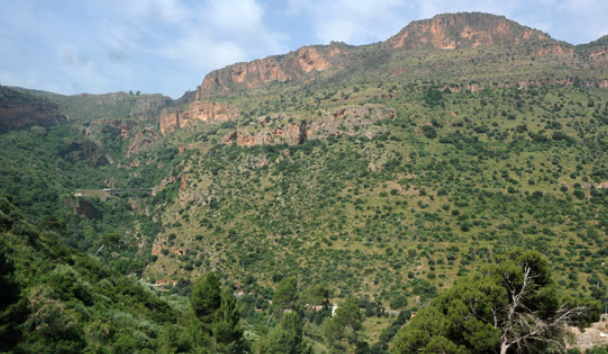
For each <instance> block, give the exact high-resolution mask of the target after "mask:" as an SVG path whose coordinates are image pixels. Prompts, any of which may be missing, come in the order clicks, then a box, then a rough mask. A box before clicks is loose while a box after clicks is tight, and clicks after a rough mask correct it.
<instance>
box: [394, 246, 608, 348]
mask: <svg viewBox="0 0 608 354" xmlns="http://www.w3.org/2000/svg"><path fill="white" fill-rule="evenodd" d="M574 306H575V304H573V303H572V299H570V300H562V299H560V297H559V293H558V291H557V287H556V284H555V282H554V281H553V279H552V278H551V270H550V269H549V267H548V264H547V263H546V260H545V259H543V257H542V256H541V255H540V254H539V253H537V252H529V251H528V252H522V251H515V252H512V253H509V254H507V255H506V256H504V257H500V258H499V259H497V261H496V264H495V265H490V266H488V267H487V268H486V269H484V270H483V271H482V272H481V273H479V274H478V275H475V276H473V277H470V278H465V279H462V280H461V281H459V282H458V283H457V284H455V285H454V287H452V288H451V289H449V290H448V291H446V292H444V293H442V294H441V295H440V296H439V297H437V298H436V299H434V300H433V302H432V303H431V304H430V306H428V307H427V308H425V309H424V310H423V311H421V312H420V313H419V314H418V315H417V316H416V317H415V318H414V319H413V320H412V321H411V323H410V324H409V325H407V326H405V327H404V328H403V329H402V330H401V331H400V332H399V333H398V334H397V336H396V338H395V341H394V346H393V348H392V350H391V353H433V352H438V351H439V352H442V353H491V352H499V353H507V352H513V351H514V350H516V351H517V352H545V351H546V350H548V349H549V348H551V349H553V350H564V349H565V347H566V343H565V339H566V338H567V336H565V334H564V331H565V327H564V324H565V323H569V324H573V323H581V322H580V321H581V320H583V316H581V315H583V314H585V316H584V317H586V316H589V315H590V311H591V309H592V308H594V307H596V306H597V305H595V306H578V307H574ZM596 316H597V315H596ZM586 318H589V317H586ZM581 327H582V324H581Z"/></svg>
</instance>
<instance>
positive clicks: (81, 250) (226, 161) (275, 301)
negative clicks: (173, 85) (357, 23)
mask: <svg viewBox="0 0 608 354" xmlns="http://www.w3.org/2000/svg"><path fill="white" fill-rule="evenodd" d="M602 43H604V42H598V43H595V44H592V45H589V46H587V47H581V48H582V49H581V50H585V51H590V50H594V48H598V46H601V45H603V44H602ZM546 45H547V42H538V43H537V42H534V43H528V44H525V45H521V46H511V47H503V46H479V47H474V48H464V47H463V48H458V49H456V50H435V49H417V50H407V51H406V50H391V49H389V48H387V47H385V45H384V44H378V45H371V46H366V47H352V46H346V45H344V46H342V45H341V47H340V48H342V49H344V50H348V51H349V53H350V56H348V57H346V56H345V57H343V58H342V57H339V58H342V59H336V60H341V61H339V62H336V63H335V64H336V66H335V67H333V68H332V69H331V70H327V71H316V70H313V71H311V72H310V73H306V74H302V75H303V76H302V77H301V78H296V79H293V80H289V81H286V82H281V83H279V82H272V83H270V82H269V83H267V85H266V84H264V85H265V86H264V87H263V88H260V89H256V90H240V89H238V87H237V88H235V90H234V91H233V94H232V95H224V96H221V97H215V98H213V99H211V100H209V101H208V102H201V101H196V100H194V93H189V94H188V95H186V96H184V98H183V99H180V100H179V101H175V102H172V101H170V100H169V99H167V98H165V97H163V96H160V95H143V94H141V93H139V94H138V91H136V92H135V93H114V94H107V95H78V96H70V97H67V96H60V95H55V94H51V93H44V92H39V91H30V90H22V89H13V88H4V87H0V90H1V91H0V103H2V105H4V104H10V105H24V106H28V107H29V106H32V105H49V107H54V108H53V109H56V110H57V112H58V114H59V113H60V114H61V115H65V116H67V117H68V118H69V119H66V120H65V121H64V120H57V121H53V122H52V124H51V123H49V124H41V123H40V124H39V122H37V121H33V122H27V124H23V125H20V124H8V125H6V126H3V127H4V128H3V130H2V132H0V149H1V150H2V151H3V153H2V155H0V166H2V173H1V174H0V193H3V194H6V195H10V196H12V197H11V198H8V197H2V198H0V202H1V203H0V211H1V212H2V214H0V230H1V231H2V233H3V234H2V239H1V240H0V270H1V271H2V273H1V277H0V287H2V288H3V289H10V291H7V292H3V293H2V294H1V295H0V342H1V343H0V351H14V352H35V351H37V352H66V353H67V352H119V353H120V352H125V353H127V352H128V353H135V352H141V353H144V352H159V353H186V352H205V350H211V351H215V352H223V353H237V352H244V351H249V352H259V353H268V352H270V353H284V352H290V353H309V352H311V353H312V352H314V353H317V352H318V353H339V352H355V353H358V354H365V353H374V354H385V353H388V351H389V348H391V345H392V348H393V349H392V350H393V351H394V352H402V351H403V352H415V351H418V352H434V351H441V350H444V351H446V352H487V351H499V349H500V344H501V343H506V344H505V346H506V347H507V352H513V351H514V350H515V349H516V346H517V344H513V338H516V337H517V335H522V334H523V335H524V336H525V330H531V329H532V330H533V328H534V327H533V326H532V324H531V323H527V322H526V323H525V324H526V326H522V327H520V328H517V331H519V332H516V331H514V330H512V329H509V328H507V327H504V326H503V324H508V323H509V321H508V319H506V317H505V312H508V311H509V310H508V309H509V306H512V307H513V306H515V305H514V304H513V303H511V302H510V300H509V296H508V295H509V291H510V290H509V289H510V288H509V287H508V283H509V281H511V280H513V282H512V284H511V285H512V288H514V289H521V288H522V283H521V281H522V279H524V278H525V277H523V278H522V274H525V269H526V268H525V266H524V267H523V268H522V264H526V262H532V263H533V264H534V267H533V268H531V269H533V270H534V272H537V273H535V278H534V281H533V283H534V287H533V288H532V289H531V290H530V292H526V296H529V298H526V300H525V306H523V307H517V306H515V307H513V308H514V309H516V310H517V311H515V314H517V316H519V317H518V318H521V317H525V316H526V315H527V313H526V312H525V311H521V312H518V311H519V310H520V309H524V307H525V310H526V311H527V310H532V311H534V310H538V311H540V313H541V315H539V316H537V317H534V319H535V320H538V321H543V322H544V323H549V324H551V323H554V322H555V321H554V320H555V318H554V315H555V314H556V313H559V311H560V305H561V304H566V305H568V306H569V307H571V308H576V307H577V306H579V305H580V304H593V303H592V302H590V300H589V299H590V298H591V299H593V300H594V301H597V303H596V304H599V306H600V307H601V306H604V305H605V304H606V303H608V296H607V293H606V287H607V284H608V266H607V265H606V261H605V260H606V256H607V255H608V246H607V244H606V241H607V234H608V155H607V154H606V151H607V150H608V92H607V91H606V89H604V88H600V87H599V86H600V85H599V82H602V81H601V80H603V79H605V78H606V77H607V74H606V70H605V69H603V68H602V67H601V66H597V67H593V66H585V65H579V64H578V62H576V61H575V59H576V60H579V59H580V60H582V59H581V58H579V57H572V58H570V57H567V55H568V54H567V53H566V54H564V53H561V54H559V53H557V54H556V53H552V54H547V55H541V54H538V53H539V51H543V50H545V49H547V50H551V49H552V48H553V47H550V46H546ZM566 52H567V51H566ZM321 53H323V51H322V50H321ZM564 58H565V59H564ZM564 60H566V62H564ZM568 60H571V61H568ZM564 63H566V64H567V65H566V64H564ZM337 64H339V65H337ZM562 64H563V65H562ZM340 65H344V67H345V68H347V69H345V70H342V69H338V68H339V67H340ZM589 65H591V64H589ZM594 65H595V64H594ZM598 65H599V64H598ZM579 67H580V68H579ZM575 68H576V69H575ZM589 68H592V69H589ZM245 84H246V83H244V84H243V85H245ZM201 103H214V104H222V105H226V106H229V107H231V108H232V109H234V110H235V111H238V113H239V118H238V119H235V120H231V121H223V120H221V119H219V118H218V120H217V121H213V122H212V123H209V124H208V123H207V122H204V121H198V120H196V119H194V121H195V123H192V124H190V123H188V122H186V123H184V122H185V121H183V120H182V121H181V123H180V127H179V129H176V131H175V132H174V133H167V134H166V135H163V134H161V133H160V130H159V126H158V122H157V118H158V116H159V112H160V110H161V109H162V108H165V107H168V108H169V109H170V110H175V111H180V110H184V114H192V116H197V114H201V115H202V114H203V113H201V112H203V110H202V108H201V107H200V104H201ZM191 108H192V109H193V111H188V110H189V109H191ZM216 108H217V107H216ZM220 110H221V109H220V108H218V109H217V112H215V113H217V114H218V115H221V112H220ZM181 117H182V118H184V117H185V115H182V116H181ZM13 118H15V117H12V118H11V119H13ZM17 118H19V117H17ZM11 122H13V121H11ZM24 122H25V121H24ZM182 123H184V124H185V126H182V125H184V124H182ZM235 132H236V133H235ZM244 137H245V138H244ZM239 138H240V139H239ZM228 141H231V143H228ZM104 188H154V193H153V194H154V195H150V194H148V193H145V192H142V193H137V192H133V193H131V192H127V193H120V194H110V192H107V191H104V190H103V189H104ZM9 199H10V200H12V203H11V202H9ZM16 206H17V207H16ZM22 213H23V215H27V217H25V216H22ZM515 249H525V250H526V252H515V253H513V250H515ZM528 251H529V252H528ZM538 254H542V255H543V257H539V256H538ZM549 270H550V273H551V276H549ZM505 277H506V278H505ZM511 295H512V294H511ZM471 299H474V300H475V301H473V300H471ZM467 301H468V302H467ZM471 303H472V305H471ZM334 304H335V305H337V306H338V309H337V310H336V313H335V316H333V317H332V307H333V305H334ZM469 305H471V306H469ZM473 305H474V306H473ZM595 306H596V305H593V306H590V307H592V308H593V309H595ZM493 311H494V312H496V316H498V315H500V316H501V317H500V319H501V321H500V322H501V324H500V325H488V322H492V321H493V318H492V317H491V316H494V312H493ZM414 312H417V313H418V314H417V316H416V317H414V320H412V322H411V323H410V324H408V322H409V319H410V314H412V313H414ZM595 315H596V313H595V312H594V311H591V312H589V313H588V316H590V317H593V316H595ZM528 318H530V317H528ZM588 320H591V318H583V319H582V320H581V321H583V322H588ZM524 322H525V321H524ZM535 323H536V322H535ZM539 323H540V322H539ZM402 327H403V328H404V329H402V330H401V328H402ZM511 328H512V327H511ZM547 328H550V329H553V328H552V327H551V326H549V327H547ZM422 332H424V333H425V335H418V334H419V333H422ZM397 333H399V334H397ZM412 333H415V334H416V335H415V336H413V335H412ZM545 334H547V335H550V336H549V337H547V336H544V335H545ZM555 335H556V332H555V333H554V332H553V331H551V333H549V332H543V336H544V337H543V336H539V337H537V338H536V337H535V338H532V337H531V336H530V337H526V338H529V339H535V340H534V341H531V342H530V343H529V345H528V346H527V348H533V349H534V350H536V349H538V350H540V349H539V348H541V347H542V349H545V346H544V344H543V343H546V341H545V342H543V341H542V340H540V339H547V338H556V337H555ZM395 336H396V337H395ZM560 340H561V337H560ZM520 343H523V342H520ZM559 344H562V343H561V342H560V343H559ZM550 349H551V348H550ZM598 350H602V349H598Z"/></svg>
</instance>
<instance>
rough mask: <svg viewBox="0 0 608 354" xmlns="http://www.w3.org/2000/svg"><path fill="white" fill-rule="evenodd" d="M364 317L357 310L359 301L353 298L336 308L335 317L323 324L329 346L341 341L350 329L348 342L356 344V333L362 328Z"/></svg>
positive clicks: (359, 310)
mask: <svg viewBox="0 0 608 354" xmlns="http://www.w3.org/2000/svg"><path fill="white" fill-rule="evenodd" d="M363 320H365V315H364V314H363V312H361V309H360V308H359V300H357V298H355V297H349V298H348V299H346V301H345V302H344V303H343V304H342V305H341V306H340V307H338V309H337V310H336V315H335V316H334V317H333V318H332V319H330V320H329V321H326V322H325V337H326V338H327V340H328V342H329V343H330V344H333V343H336V342H337V341H341V340H342V339H343V338H344V337H345V336H346V335H347V331H348V330H349V329H350V332H349V333H350V334H351V335H350V336H349V337H348V341H349V342H351V343H355V342H356V339H357V338H356V337H357V331H359V330H360V329H361V327H362V323H363Z"/></svg>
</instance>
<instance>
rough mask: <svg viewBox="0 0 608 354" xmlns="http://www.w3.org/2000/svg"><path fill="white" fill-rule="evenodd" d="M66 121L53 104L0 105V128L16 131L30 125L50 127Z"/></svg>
mask: <svg viewBox="0 0 608 354" xmlns="http://www.w3.org/2000/svg"><path fill="white" fill-rule="evenodd" d="M64 121H66V117H65V116H64V115H62V114H60V113H59V111H58V109H57V106H56V105H53V104H48V105H45V104H36V105H20V104H3V105H0V128H4V129H16V128H21V127H24V126H30V125H41V126H45V127H47V126H51V125H55V124H57V123H60V122H64Z"/></svg>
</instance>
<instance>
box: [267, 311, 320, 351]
mask: <svg viewBox="0 0 608 354" xmlns="http://www.w3.org/2000/svg"><path fill="white" fill-rule="evenodd" d="M302 325H303V324H302V320H301V319H300V316H299V315H298V314H297V313H295V312H292V313H287V314H285V315H284V316H283V317H282V318H281V323H280V324H279V325H277V326H276V327H274V328H273V329H272V330H271V331H270V332H269V333H268V335H267V336H266V338H264V339H263V340H261V341H260V343H259V345H258V350H257V352H258V353H267V354H284V353H285V354H306V353H311V348H310V347H308V346H307V345H306V344H305V343H304V342H303V337H302Z"/></svg>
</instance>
